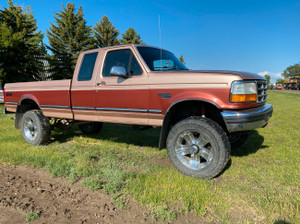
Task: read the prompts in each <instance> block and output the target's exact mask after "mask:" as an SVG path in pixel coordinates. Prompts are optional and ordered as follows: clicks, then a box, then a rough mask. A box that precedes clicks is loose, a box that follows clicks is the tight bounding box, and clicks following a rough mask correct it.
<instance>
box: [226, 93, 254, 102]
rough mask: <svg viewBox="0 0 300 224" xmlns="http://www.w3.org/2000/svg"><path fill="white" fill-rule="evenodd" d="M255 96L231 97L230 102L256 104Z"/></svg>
mask: <svg viewBox="0 0 300 224" xmlns="http://www.w3.org/2000/svg"><path fill="white" fill-rule="evenodd" d="M256 100H257V95H256V94H242V95H231V101H232V102H251V101H253V102H256Z"/></svg>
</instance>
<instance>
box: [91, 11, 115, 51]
mask: <svg viewBox="0 0 300 224" xmlns="http://www.w3.org/2000/svg"><path fill="white" fill-rule="evenodd" d="M93 33H94V36H95V39H96V44H97V46H98V47H108V46H115V45H118V44H119V41H118V36H119V33H120V32H119V30H118V29H116V27H115V26H113V25H112V22H110V21H109V20H108V18H107V16H103V17H102V18H101V20H100V23H96V26H94V27H93Z"/></svg>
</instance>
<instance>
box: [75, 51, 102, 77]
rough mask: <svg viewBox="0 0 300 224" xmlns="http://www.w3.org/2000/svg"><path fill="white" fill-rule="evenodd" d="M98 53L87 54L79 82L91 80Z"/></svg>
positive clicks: (82, 64) (80, 71) (81, 68)
mask: <svg viewBox="0 0 300 224" xmlns="http://www.w3.org/2000/svg"><path fill="white" fill-rule="evenodd" d="M97 55H98V52H95V53H90V54H85V55H84V57H83V60H82V63H81V67H80V70H79V75H78V81H88V80H91V78H92V76H93V71H94V66H95V61H96V58H97Z"/></svg>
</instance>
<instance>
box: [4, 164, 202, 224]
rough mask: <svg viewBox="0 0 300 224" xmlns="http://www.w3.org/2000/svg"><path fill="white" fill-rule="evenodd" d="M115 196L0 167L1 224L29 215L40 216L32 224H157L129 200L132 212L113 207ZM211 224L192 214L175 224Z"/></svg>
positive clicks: (44, 173)
mask: <svg viewBox="0 0 300 224" xmlns="http://www.w3.org/2000/svg"><path fill="white" fill-rule="evenodd" d="M111 199H112V195H107V194H104V193H102V192H101V191H95V192H92V191H91V190H89V189H87V188H85V187H84V186H82V185H80V184H73V185H71V184H70V183H69V182H68V180H66V179H64V178H53V177H52V176H51V175H50V174H49V173H48V172H47V171H45V170H43V169H35V168H31V167H27V166H7V165H0V223H25V219H26V214H27V213H28V212H38V213H39V216H40V217H39V218H38V219H37V220H35V221H32V222H30V223H33V224H34V223H94V224H96V223H118V224H119V223H153V221H152V218H151V216H145V215H144V214H146V213H147V212H149V210H147V209H146V208H143V207H141V206H140V205H139V204H138V203H136V202H134V201H133V200H129V203H128V207H129V208H130V209H129V210H124V209H121V208H119V207H116V206H114V205H112V204H111ZM199 221H200V222H202V223H207V222H206V221H205V220H203V219H201V218H199V217H195V216H194V215H191V214H185V215H183V214H182V215H180V216H178V217H177V220H176V221H172V223H186V222H188V223H198V222H199Z"/></svg>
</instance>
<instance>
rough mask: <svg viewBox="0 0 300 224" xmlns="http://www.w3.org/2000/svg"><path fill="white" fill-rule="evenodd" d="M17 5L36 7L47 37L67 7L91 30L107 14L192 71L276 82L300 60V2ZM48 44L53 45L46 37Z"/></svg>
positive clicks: (1, 3)
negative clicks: (239, 74) (238, 73)
mask: <svg viewBox="0 0 300 224" xmlns="http://www.w3.org/2000/svg"><path fill="white" fill-rule="evenodd" d="M6 2H7V1H6V0H0V9H3V7H7V3H6ZM13 2H14V3H17V5H18V6H21V7H26V6H29V5H30V6H31V9H32V11H33V14H34V17H35V19H36V21H37V24H38V27H39V30H41V31H42V32H43V33H46V31H47V29H48V28H49V26H50V22H54V17H53V12H58V11H59V10H62V7H61V6H62V4H64V5H66V4H67V3H68V2H72V3H75V7H76V8H78V7H79V6H80V5H81V6H82V7H83V12H84V16H85V19H86V20H87V25H90V26H93V25H95V23H96V22H99V20H100V19H101V18H102V16H104V15H106V16H107V17H108V18H109V20H110V21H111V22H112V24H113V25H114V26H115V27H116V28H118V29H119V30H120V32H121V33H124V32H125V31H126V30H127V29H128V28H129V27H133V28H134V29H135V30H136V31H137V33H138V34H140V35H141V39H142V40H143V41H144V42H145V43H146V44H148V45H152V46H157V47H160V46H161V47H162V48H164V49H167V50H169V51H171V52H173V53H174V54H175V55H176V56H177V57H179V56H180V55H181V54H182V55H183V57H184V60H185V62H186V66H187V67H188V68H189V69H196V70H210V69H211V70H236V71H247V72H254V73H258V74H260V75H265V74H269V75H270V76H271V81H272V82H275V81H276V80H277V79H278V78H282V77H281V73H282V72H283V71H284V70H285V69H286V67H288V66H290V65H293V64H295V63H299V61H300V0H240V1H236V0H194V1H192V0H172V1H166V0H155V1H144V0H127V1H124V0H107V1H104V0H72V1H70V0H69V1H63V0H51V1H43V0H14V1H13ZM159 17H160V28H161V41H160V35H159V33H160V32H159ZM119 37H120V38H121V35H120V36H119ZM44 42H45V43H48V40H47V36H46V35H45V37H44Z"/></svg>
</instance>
